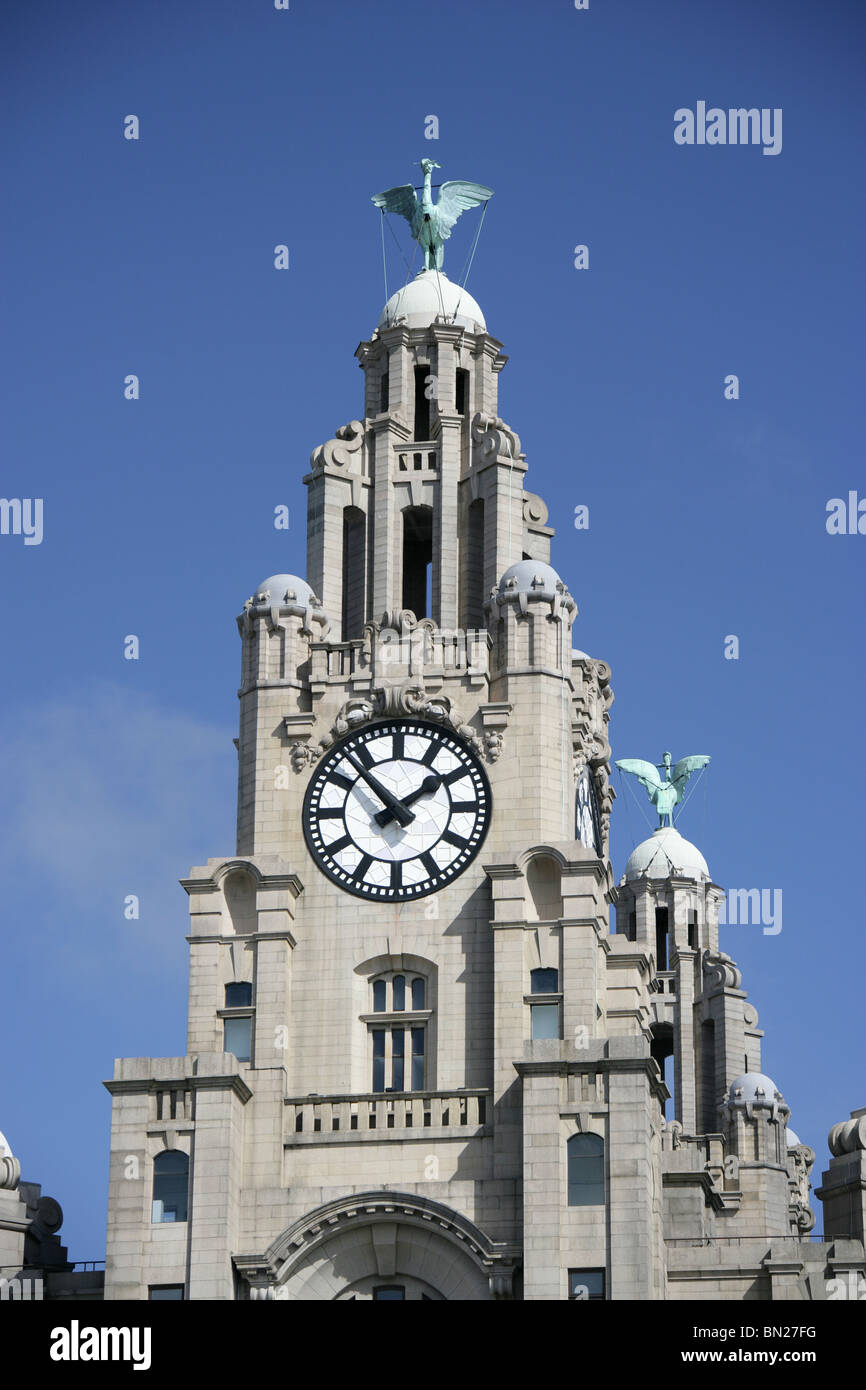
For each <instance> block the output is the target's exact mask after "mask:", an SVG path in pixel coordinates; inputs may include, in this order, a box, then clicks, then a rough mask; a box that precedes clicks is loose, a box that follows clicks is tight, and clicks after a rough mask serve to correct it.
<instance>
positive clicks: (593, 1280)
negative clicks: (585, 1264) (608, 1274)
mask: <svg viewBox="0 0 866 1390" xmlns="http://www.w3.org/2000/svg"><path fill="white" fill-rule="evenodd" d="M604 1296H605V1293H604V1270H603V1269H570V1270H569V1271H568V1297H569V1299H573V1300H574V1301H575V1302H577V1303H600V1302H602V1301H603V1300H604Z"/></svg>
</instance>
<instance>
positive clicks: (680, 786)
mask: <svg viewBox="0 0 866 1390" xmlns="http://www.w3.org/2000/svg"><path fill="white" fill-rule="evenodd" d="M709 761H710V760H709V758H708V757H706V756H705V755H704V754H703V753H693V754H691V756H690V757H688V758H680V760H679V762H678V763H674V766H673V771H671V755H670V753H665V754H664V756H663V761H662V762H660V763H659V764H658V765H657V766H658V768H663V769H664V777H659V774H658V771H657V769H656V767H654V766H653V764H652V763H647V762H644V760H643V758H619V759H618V760H617V763H616V766H617V767H618V768H619V769H620V770H621V771H622V772H630V773H631V774H632V776H633V777H636V778H637V780H638V781H639V782H640V784H641V786H642V787H646V789H647V791H648V792H649V799H650V801H651V802H652V804H653V805H654V806H655V808H656V810H657V811H658V814H659V825H660V826H662V825H664V824H665V821H667V823H668V825H673V823H674V822H673V811H674V807H675V806H676V805H677V804H678V803H679V802H680V801H682V799H683V795H684V793H685V790H686V783H687V782H688V780H689V778H690V777H691V775H692V773H693V772H697V771H699V769H700V768H702V767H706V765H707V763H708V762H709Z"/></svg>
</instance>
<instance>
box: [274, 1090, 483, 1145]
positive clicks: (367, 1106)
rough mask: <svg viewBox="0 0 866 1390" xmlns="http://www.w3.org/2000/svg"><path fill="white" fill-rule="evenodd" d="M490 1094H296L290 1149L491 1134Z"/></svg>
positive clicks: (290, 1106) (288, 1103)
mask: <svg viewBox="0 0 866 1390" xmlns="http://www.w3.org/2000/svg"><path fill="white" fill-rule="evenodd" d="M490 1097H491V1092H490V1091H489V1090H474V1089H471V1090H470V1089H467V1090H460V1091H400V1092H384V1093H383V1092H378V1093H374V1092H372V1091H371V1092H369V1093H367V1094H364V1095H336V1096H303V1097H300V1096H292V1097H289V1099H287V1100H286V1108H287V1110H288V1115H287V1124H286V1139H285V1144H286V1147H287V1148H291V1147H294V1146H296V1145H301V1144H323V1143H325V1144H327V1143H333V1142H335V1141H336V1142H343V1143H346V1142H357V1141H358V1140H359V1139H364V1138H366V1137H369V1138H370V1139H375V1140H382V1139H392V1138H393V1139H402V1140H406V1139H411V1138H413V1131H415V1132H416V1133H417V1135H418V1138H431V1137H433V1136H434V1135H437V1136H440V1137H441V1136H446V1135H453V1136H455V1137H457V1136H463V1137H466V1138H470V1137H477V1136H479V1135H482V1134H485V1133H488V1132H489V1128H488V1127H489V1123H490V1107H491V1099H490Z"/></svg>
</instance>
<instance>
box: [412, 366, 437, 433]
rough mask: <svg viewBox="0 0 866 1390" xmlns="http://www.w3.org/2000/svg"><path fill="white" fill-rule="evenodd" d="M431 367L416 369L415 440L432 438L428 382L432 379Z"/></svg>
mask: <svg viewBox="0 0 866 1390" xmlns="http://www.w3.org/2000/svg"><path fill="white" fill-rule="evenodd" d="M432 375H433V374H432V372H431V370H430V368H429V367H416V368H415V439H416V440H419V439H420V440H424V441H425V442H426V440H428V439H429V438H430V399H431V398H430V396H428V395H427V390H428V382H429V381H430V380H431V378H432Z"/></svg>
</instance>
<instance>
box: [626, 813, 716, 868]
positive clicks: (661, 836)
mask: <svg viewBox="0 0 866 1390" xmlns="http://www.w3.org/2000/svg"><path fill="white" fill-rule="evenodd" d="M644 875H646V876H647V878H670V877H671V876H672V875H676V876H677V877H678V878H694V879H701V878H703V879H708V878H709V876H710V871H709V869H708V868H707V861H706V859H705V858H704V856H703V855H702V854H701V852H700V850H699V849H698V848H697V846H696V845H693V844H691V842H690V841H689V840H684V839H683V837H682V835H681V834H680V832H679V831H678V830H677V829H676V828H675V827H674V826H673V825H662V826H660V827H659V829H658V830H654V831H653V833H652V835H651V836H650V837H649V839H648V840H643V841H642V842H641V844H639V845H636V846H635V848H634V849H633V850H632V852H631V854H630V855H629V857H628V861H627V863H626V866H625V876H626V880H627V882H631V880H632V879H635V878H643V877H644Z"/></svg>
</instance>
